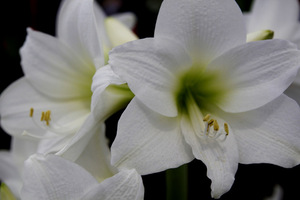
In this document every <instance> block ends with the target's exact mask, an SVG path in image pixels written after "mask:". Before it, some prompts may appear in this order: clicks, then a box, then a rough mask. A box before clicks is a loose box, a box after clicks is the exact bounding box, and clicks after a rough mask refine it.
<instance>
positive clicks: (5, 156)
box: [0, 151, 22, 197]
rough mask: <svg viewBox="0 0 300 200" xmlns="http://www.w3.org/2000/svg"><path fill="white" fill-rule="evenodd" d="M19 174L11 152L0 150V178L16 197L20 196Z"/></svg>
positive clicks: (20, 182) (20, 183) (20, 179)
mask: <svg viewBox="0 0 300 200" xmlns="http://www.w3.org/2000/svg"><path fill="white" fill-rule="evenodd" d="M21 176H22V175H21V172H20V171H19V169H18V167H17V165H16V162H15V159H14V157H13V155H12V153H11V152H7V151H0V179H1V181H2V182H4V183H5V184H6V185H7V186H8V187H9V189H10V190H11V192H12V193H13V194H14V196H16V197H20V191H21V188H22V178H21Z"/></svg>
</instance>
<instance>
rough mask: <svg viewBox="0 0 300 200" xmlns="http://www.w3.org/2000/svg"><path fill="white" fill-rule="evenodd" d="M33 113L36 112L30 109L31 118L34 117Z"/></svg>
mask: <svg viewBox="0 0 300 200" xmlns="http://www.w3.org/2000/svg"><path fill="white" fill-rule="evenodd" d="M33 112H34V110H33V108H30V113H29V116H30V117H32V116H33Z"/></svg>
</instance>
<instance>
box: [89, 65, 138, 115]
mask: <svg viewBox="0 0 300 200" xmlns="http://www.w3.org/2000/svg"><path fill="white" fill-rule="evenodd" d="M92 91H93V96H92V103H91V109H92V113H93V115H94V116H95V118H96V119H98V120H105V119H107V118H108V117H109V116H111V115H112V114H113V113H115V112H116V111H118V110H119V109H121V108H123V107H125V106H126V105H127V104H128V102H129V101H130V100H131V99H132V98H133V94H132V92H131V91H130V90H129V88H128V87H127V85H126V84H125V82H124V81H123V80H122V79H121V78H120V77H119V76H118V75H116V74H115V73H114V72H113V71H112V69H111V67H110V66H109V65H107V66H104V67H102V68H100V69H98V70H97V72H96V74H95V76H94V77H93V84H92Z"/></svg>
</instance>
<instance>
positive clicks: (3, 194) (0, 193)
mask: <svg viewBox="0 0 300 200" xmlns="http://www.w3.org/2000/svg"><path fill="white" fill-rule="evenodd" d="M0 199H1V200H16V198H15V197H14V195H13V193H12V192H11V191H10V189H9V188H8V187H7V185H5V183H1V187H0Z"/></svg>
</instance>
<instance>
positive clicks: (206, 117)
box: [203, 114, 210, 122]
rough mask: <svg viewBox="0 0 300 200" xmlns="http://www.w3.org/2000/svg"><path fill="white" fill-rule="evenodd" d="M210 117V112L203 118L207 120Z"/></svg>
mask: <svg viewBox="0 0 300 200" xmlns="http://www.w3.org/2000/svg"><path fill="white" fill-rule="evenodd" d="M209 118H210V114H207V115H205V117H204V118H203V121H204V122H207V121H208V120H209Z"/></svg>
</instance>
